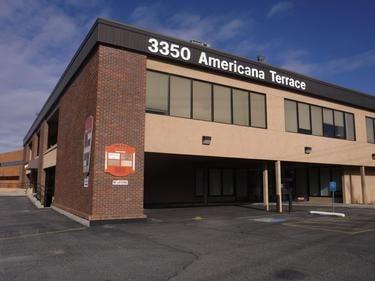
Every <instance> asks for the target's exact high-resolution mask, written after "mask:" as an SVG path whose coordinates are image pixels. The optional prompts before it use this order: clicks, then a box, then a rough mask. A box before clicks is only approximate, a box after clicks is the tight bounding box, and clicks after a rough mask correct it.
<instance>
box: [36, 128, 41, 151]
mask: <svg viewBox="0 0 375 281" xmlns="http://www.w3.org/2000/svg"><path fill="white" fill-rule="evenodd" d="M39 145H40V132H38V134H37V135H36V156H39Z"/></svg>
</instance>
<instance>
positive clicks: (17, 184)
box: [0, 150, 23, 188]
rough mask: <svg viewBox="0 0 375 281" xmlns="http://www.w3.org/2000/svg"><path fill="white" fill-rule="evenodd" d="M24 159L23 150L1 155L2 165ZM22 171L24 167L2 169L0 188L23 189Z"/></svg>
mask: <svg viewBox="0 0 375 281" xmlns="http://www.w3.org/2000/svg"><path fill="white" fill-rule="evenodd" d="M22 157H23V150H16V151H10V152H5V153H0V163H6V162H10V161H22ZM22 170H23V169H22V165H16V166H5V167H0V188H21V187H22ZM16 177H18V179H16ZM13 178H14V179H13Z"/></svg>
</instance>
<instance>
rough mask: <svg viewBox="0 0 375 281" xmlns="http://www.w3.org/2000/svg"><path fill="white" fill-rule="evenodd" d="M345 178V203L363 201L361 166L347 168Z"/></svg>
mask: <svg viewBox="0 0 375 281" xmlns="http://www.w3.org/2000/svg"><path fill="white" fill-rule="evenodd" d="M343 178H344V181H343V194H344V198H343V200H344V203H347V204H361V203H363V198H362V184H361V174H360V169H359V167H350V168H349V167H348V168H345V170H344V176H343Z"/></svg>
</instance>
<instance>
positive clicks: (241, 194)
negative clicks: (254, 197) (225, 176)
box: [236, 169, 248, 198]
mask: <svg viewBox="0 0 375 281" xmlns="http://www.w3.org/2000/svg"><path fill="white" fill-rule="evenodd" d="M247 195H248V194H247V170H246V169H238V170H236V197H237V198H247Z"/></svg>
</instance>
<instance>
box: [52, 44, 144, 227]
mask: <svg viewBox="0 0 375 281" xmlns="http://www.w3.org/2000/svg"><path fill="white" fill-rule="evenodd" d="M145 98H146V57H145V56H142V55H138V54H135V53H131V52H127V51H124V50H119V49H114V48H109V47H105V46H99V47H98V48H97V49H96V50H95V51H94V54H93V55H92V56H91V57H90V59H89V60H88V61H87V62H86V64H85V66H84V67H83V68H82V70H81V71H80V73H79V74H78V75H77V77H76V78H75V80H74V81H73V82H72V83H71V85H70V86H69V88H68V89H67V90H66V93H65V94H64V96H63V98H62V99H61V101H60V105H59V133H58V142H57V143H58V149H57V164H56V184H55V200H54V202H53V205H55V206H57V207H59V208H62V209H64V210H66V211H68V212H71V213H73V214H75V215H78V216H80V217H83V218H86V219H90V220H105V219H133V218H143V217H144V215H143V181H144V178H143V174H144V124H145V102H146V101H145ZM90 115H92V116H93V117H94V133H93V138H92V141H93V144H92V156H91V167H90V178H89V187H88V188H85V187H83V170H82V169H83V168H82V161H83V137H84V124H85V120H86V118H87V117H88V116H90ZM116 143H124V144H127V145H130V146H133V147H135V149H136V161H135V163H136V172H135V173H134V174H131V175H129V176H127V177H123V178H119V177H114V176H112V175H110V174H108V173H105V172H104V165H105V146H106V145H111V144H116ZM114 179H127V180H128V181H129V185H128V186H121V187H114V186H112V180H114Z"/></svg>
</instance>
